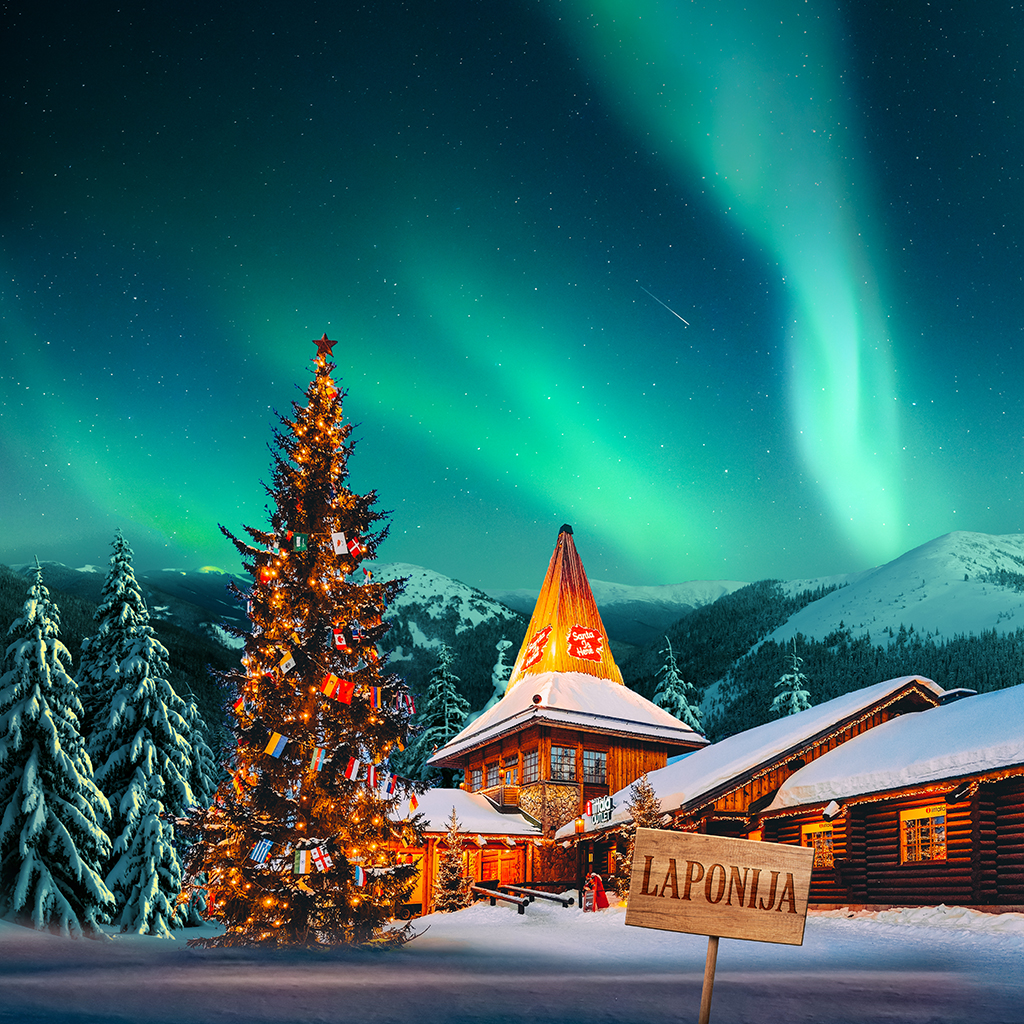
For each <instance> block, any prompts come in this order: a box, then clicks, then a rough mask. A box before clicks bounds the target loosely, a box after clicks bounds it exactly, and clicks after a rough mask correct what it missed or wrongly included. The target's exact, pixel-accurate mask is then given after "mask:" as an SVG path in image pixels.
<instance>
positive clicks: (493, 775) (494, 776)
mask: <svg viewBox="0 0 1024 1024" xmlns="http://www.w3.org/2000/svg"><path fill="white" fill-rule="evenodd" d="M498 782H499V780H498V762H497V761H495V762H494V763H493V764H489V765H488V766H487V788H488V789H490V788H491V786H497V785H498Z"/></svg>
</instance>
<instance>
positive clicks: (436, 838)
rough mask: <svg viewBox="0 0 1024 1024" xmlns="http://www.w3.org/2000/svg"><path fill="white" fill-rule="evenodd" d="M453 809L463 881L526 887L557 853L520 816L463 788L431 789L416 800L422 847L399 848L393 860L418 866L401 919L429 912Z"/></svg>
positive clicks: (545, 871)
mask: <svg viewBox="0 0 1024 1024" xmlns="http://www.w3.org/2000/svg"><path fill="white" fill-rule="evenodd" d="M453 810H454V811H455V816H456V819H457V821H458V823H459V828H460V831H461V833H462V835H463V839H464V841H465V851H464V853H463V862H464V870H463V874H464V876H465V877H466V878H471V879H472V880H473V881H474V882H480V881H486V880H490V879H497V880H498V881H499V882H501V883H503V884H504V883H511V884H513V885H527V886H529V885H532V884H533V883H534V881H535V880H537V879H538V878H541V877H546V876H547V874H548V873H549V872H550V862H551V860H552V858H553V857H554V858H556V859H558V860H559V869H560V870H563V869H562V865H561V863H560V858H561V851H559V850H556V849H555V848H554V844H552V843H551V842H550V841H549V842H546V843H545V842H544V841H543V840H542V839H541V835H540V827H539V826H538V824H537V822H535V821H533V820H532V819H530V818H529V817H527V816H526V815H525V814H522V813H520V812H517V811H515V810H512V809H509V810H507V812H506V813H503V812H502V811H501V810H499V809H498V808H497V807H496V806H495V805H494V804H493V803H492V802H491V801H490V800H488V799H487V798H486V797H484V796H482V795H480V794H479V793H467V792H466V791H465V790H463V789H443V788H437V789H431V790H428V791H427V792H426V793H424V794H423V795H422V796H421V797H420V798H419V806H418V807H417V813H418V814H421V815H423V835H424V840H425V841H424V844H423V845H422V846H417V847H412V846H410V847H402V848H400V849H399V851H398V854H399V857H401V858H404V859H407V860H408V862H410V863H417V864H419V866H420V875H419V879H418V880H417V883H416V889H415V891H414V892H413V893H412V895H411V896H410V898H409V902H408V903H407V904H406V905H405V906H404V907H403V908H402V913H403V915H404V916H405V917H417V916H419V915H421V914H429V913H430V912H431V911H432V909H433V889H434V879H435V878H436V875H437V866H438V862H439V859H440V857H441V855H442V854H443V853H444V852H445V839H446V837H447V834H448V822H449V819H450V817H451V813H452V811H453Z"/></svg>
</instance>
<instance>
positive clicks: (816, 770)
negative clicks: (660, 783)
mask: <svg viewBox="0 0 1024 1024" xmlns="http://www.w3.org/2000/svg"><path fill="white" fill-rule="evenodd" d="M964 692H965V691H959V692H956V693H955V695H957V696H959V695H960V694H963V693H964ZM966 692H967V693H970V691H966ZM758 824H759V830H760V833H761V836H762V838H763V839H765V840H770V841H773V842H785V843H796V844H800V845H804V846H812V847H814V851H815V861H814V870H813V872H812V875H811V902H813V903H816V904H818V905H831V906H839V905H842V906H850V905H853V906H892V905H895V904H898V905H901V906H915V905H930V904H935V903H947V904H957V905H959V906H973V907H983V908H992V909H996V908H998V909H1002V910H1006V909H1007V908H1009V907H1014V908H1017V909H1024V686H1014V687H1010V688H1008V689H1005V690H997V691H994V692H991V693H986V694H981V695H977V696H967V697H965V698H964V699H960V700H956V701H955V702H951V703H946V704H943V705H942V706H940V707H937V708H934V709H932V710H929V711H925V712H923V713H920V714H909V715H904V716H902V717H900V718H897V719H895V720H892V721H889V722H886V723H884V724H883V725H880V726H879V727H878V728H876V729H873V730H871V731H870V732H867V733H865V734H863V735H861V736H858V737H856V738H855V739H853V740H851V741H850V742H849V743H847V744H845V745H844V746H842V747H840V748H838V749H836V750H833V751H831V752H830V753H828V754H826V755H825V756H823V757H821V758H820V759H818V760H816V761H814V762H812V763H810V764H808V765H807V766H806V767H804V768H802V769H800V771H798V772H795V773H793V774H792V775H791V776H790V777H789V778H788V779H787V780H786V781H785V783H784V784H783V785H782V786H781V787H780V788H779V790H778V792H777V793H776V794H775V796H774V798H773V800H772V802H771V804H770V805H769V806H768V807H766V808H765V809H764V811H763V812H762V813H761V814H760V817H759V823H758Z"/></svg>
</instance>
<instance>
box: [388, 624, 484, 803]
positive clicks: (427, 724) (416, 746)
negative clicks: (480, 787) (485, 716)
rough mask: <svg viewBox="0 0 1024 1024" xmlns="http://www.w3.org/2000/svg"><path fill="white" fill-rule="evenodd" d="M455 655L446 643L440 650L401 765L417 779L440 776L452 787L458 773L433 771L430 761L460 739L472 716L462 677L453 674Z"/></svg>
mask: <svg viewBox="0 0 1024 1024" xmlns="http://www.w3.org/2000/svg"><path fill="white" fill-rule="evenodd" d="M454 660H455V654H454V652H453V651H452V649H451V648H450V647H449V646H448V645H447V644H444V643H442V644H440V645H439V646H438V648H437V664H436V665H435V666H434V667H433V669H431V671H430V678H429V680H428V682H427V694H426V697H425V698H424V699H423V700H422V702H421V705H420V707H419V708H417V711H416V716H415V718H413V721H412V726H413V730H414V731H415V732H416V739H415V741H414V742H413V743H412V744H411V745H410V746H409V749H408V750H407V751H406V752H405V755H404V757H403V760H402V764H403V765H404V766H405V770H406V771H407V772H408V773H409V774H410V775H413V776H414V777H416V778H420V779H426V778H430V777H431V776H434V777H436V776H437V775H438V774H440V776H441V778H442V779H443V781H444V783H445V784H446V785H450V784H451V781H452V776H453V775H454V774H455V773H454V772H453V771H451V770H449V769H440V770H439V769H432V768H430V767H429V766H428V765H427V763H426V762H427V758H428V757H430V755H431V754H432V753H433V752H434V751H435V750H437V749H438V748H439V747H443V746H444V745H445V744H446V743H447V742H448V741H449V740H450V739H452V738H453V737H454V736H457V735H458V733H459V731H460V730H461V729H462V726H463V724H464V723H465V721H466V715H468V714H469V701H468V700H466V698H465V697H463V696H462V694H461V693H459V691H458V683H459V677H458V676H457V675H455V673H453V672H452V670H451V667H452V662H453V661H454Z"/></svg>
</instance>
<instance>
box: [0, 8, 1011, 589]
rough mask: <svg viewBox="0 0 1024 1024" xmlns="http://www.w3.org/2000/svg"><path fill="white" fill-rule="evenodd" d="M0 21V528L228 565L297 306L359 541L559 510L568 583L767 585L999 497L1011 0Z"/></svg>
mask: <svg viewBox="0 0 1024 1024" xmlns="http://www.w3.org/2000/svg"><path fill="white" fill-rule="evenodd" d="M135 7H139V8H141V9H138V10H136V9H134V8H135ZM4 19H5V23H6V24H5V28H4V39H5V48H6V51H7V52H6V55H5V59H4V62H3V71H2V72H0V74H2V77H3V82H4V88H3V116H4V124H5V126H6V129H5V136H6V144H5V145H4V147H3V151H2V153H3V155H2V161H0V167H2V174H3V178H2V182H3V189H2V195H0V235H2V251H0V253H2V254H0V259H2V270H3V273H2V275H0V314H2V318H3V319H2V321H0V323H2V328H3V332H2V342H3V345H2V349H0V360H2V363H0V366H2V370H0V376H2V380H0V476H2V482H0V488H2V490H0V512H2V519H3V524H4V539H3V542H2V544H0V561H4V562H24V561H28V560H29V559H30V558H31V557H32V556H33V555H38V556H39V557H40V558H43V559H47V558H52V559H57V560H60V561H65V562H68V563H69V564H75V565H80V564H83V563H86V562H92V563H103V562H105V561H106V558H107V555H108V551H109V548H108V545H109V541H110V539H111V538H112V536H113V533H114V531H115V529H117V528H119V527H120V528H121V529H123V530H124V532H125V535H126V536H127V537H128V539H129V541H130V542H131V543H132V545H133V547H134V548H135V550H136V562H137V564H139V565H140V566H143V567H148V566H154V567H165V566H181V567H190V568H191V567H196V566H199V565H204V564H212V565H219V566H222V567H224V568H229V569H234V568H237V562H236V561H235V560H234V558H235V556H234V552H233V549H231V548H230V545H228V544H227V542H226V541H225V540H224V539H223V537H222V536H221V534H220V532H219V530H218V529H217V524H218V523H224V524H225V525H226V526H228V527H230V528H231V529H233V530H237V529H238V528H239V527H240V526H241V524H243V523H251V524H254V525H262V524H263V522H264V520H265V515H264V512H263V506H264V504H265V501H266V497H265V495H264V492H263V490H262V487H261V485H260V481H261V480H264V479H267V478H268V477H269V455H268V452H267V449H266V442H267V441H268V439H269V436H270V429H271V426H272V423H273V413H272V410H273V409H281V410H287V408H288V403H289V402H290V400H291V399H292V398H298V397H299V395H300V391H296V387H298V388H299V389H304V388H305V386H306V384H307V383H308V381H309V379H310V376H311V369H310V367H311V363H310V360H311V357H312V356H313V354H314V353H315V347H314V346H313V344H312V339H313V338H315V337H319V336H320V335H321V334H322V333H324V332H325V331H326V332H327V333H328V334H329V335H330V337H331V338H334V339H337V340H338V344H337V345H336V346H335V348H334V357H335V361H336V363H337V367H338V368H337V372H336V375H335V376H336V379H338V380H339V381H340V383H341V384H342V386H343V387H345V388H347V389H348V391H349V394H348V397H347V399H346V404H345V409H346V414H347V417H348V418H349V419H350V420H352V421H353V422H355V423H356V424H357V427H356V430H355V436H356V437H357V438H358V439H359V443H358V445H357V448H356V451H355V454H354V455H353V457H352V460H351V462H350V470H351V483H352V485H353V486H354V487H355V488H356V489H360V490H368V489H370V488H376V489H377V490H378V492H379V495H380V502H381V505H382V507H383V508H386V509H391V510H393V517H392V530H391V536H390V539H389V540H388V542H387V543H386V544H385V545H384V547H382V549H381V556H382V557H383V558H385V559H386V560H388V561H408V562H413V563H416V564H420V565H425V566H429V567H430V568H433V569H436V570H438V571H440V572H444V573H446V574H448V575H451V576H454V577H456V578H458V579H461V580H463V581H465V582H467V583H470V584H474V585H477V586H488V587H518V586H536V585H537V584H538V583H539V580H540V574H542V572H543V567H544V565H545V564H546V560H547V558H548V557H549V555H550V551H551V547H552V544H553V543H554V540H555V537H556V535H557V531H558V528H559V526H560V525H561V524H562V523H563V522H568V523H572V524H573V526H574V529H575V537H576V541H577V545H578V548H579V551H580V554H581V556H582V558H583V560H584V563H585V565H586V567H587V572H588V574H589V575H590V576H591V577H592V578H595V579H607V580H615V581H618V582H622V583H647V584H655V583H672V582H680V581H683V580H687V579H702V578H704V579H719V578H728V579H746V580H753V579H758V578H764V577H768V576H774V577H779V578H784V579H792V578H798V577H808V576H820V575H825V574H829V573H838V572H848V571H853V570H856V569H861V568H866V567H868V566H870V565H873V564H877V563H879V562H882V561H886V560H889V559H891V558H893V557H895V556H896V555H898V554H900V553H901V552H903V551H905V550H907V549H909V548H910V547H913V546H915V545H916V544H920V543H923V542H924V541H926V540H929V539H931V538H933V537H935V536H938V535H940V534H942V533H945V532H947V531H949V530H955V529H964V530H979V531H983V532H989V533H1016V532H1024V490H1022V488H1024V461H1022V452H1021V439H1022V434H1024V430H1022V413H1024V408H1022V399H1021V392H1022V388H1021V384H1020V382H1021V380H1022V370H1024V367H1022V365H1021V363H1022V357H1024V352H1022V346H1021V341H1022V339H1021V332H1022V330H1024V315H1022V313H1024V309H1022V306H1024V283H1022V274H1024V269H1022V268H1024V261H1022V256H1021V252H1020V247H1019V239H1020V238H1021V237H1024V198H1022V197H1024V181H1022V168H1024V133H1022V131H1021V117H1020V112H1021V110H1022V109H1024V73H1022V67H1021V63H1022V61H1024V15H1022V13H1021V10H1020V9H1019V8H1015V7H1012V6H1010V5H994V4H992V5H970V4H965V3H963V2H962V0H949V2H937V3H926V2H919V0H910V2H908V3H900V4H893V3H877V2H870V3H865V4H853V3H850V2H845V3H840V4H836V3H831V4H828V3H819V2H813V0H806V2H804V0H799V2H797V0H785V2H775V0H766V2H764V3H758V4H755V5H746V6H744V5H743V4H740V3H738V2H732V0H722V2H717V3H715V2H704V0H700V2H693V3H684V2H672V3H669V2H655V0H629V2H626V0H589V2H585V0H560V2H559V0H531V2H524V0H509V2H507V3H500V4H495V3H477V2H463V3H454V2H444V0H439V2H426V3H407V4H403V3H397V2H390V0H382V2H379V3H373V4H365V5H360V6H358V7H354V5H346V4H332V3H314V2H310V0H299V2H297V3H295V4H291V5H269V4H263V3H248V4H244V5H243V4H238V3H216V2H213V3H206V4H195V3H190V2H181V3H176V4H173V5H171V4H147V5H124V6H121V7H118V6H117V5H114V4H109V3H105V2H101V3H98V4H89V5H71V4H59V5H57V6H56V7H52V6H51V7H42V8H39V7H38V6H36V5H33V6H30V5H28V4H25V3H14V4H12V5H10V6H9V7H8V8H7V10H6V12H5V15H4ZM684 320H685V321H686V322H685V323H684V322H683V321H684ZM687 325H689V326H687Z"/></svg>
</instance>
